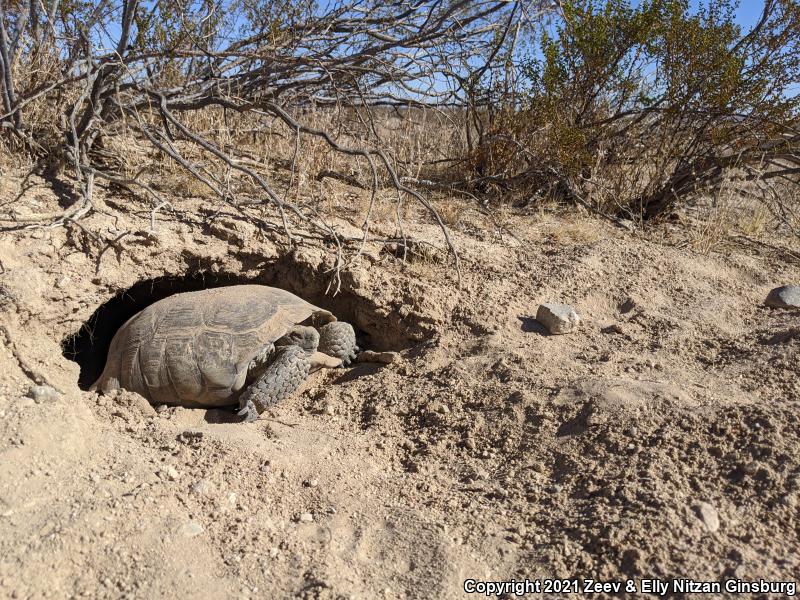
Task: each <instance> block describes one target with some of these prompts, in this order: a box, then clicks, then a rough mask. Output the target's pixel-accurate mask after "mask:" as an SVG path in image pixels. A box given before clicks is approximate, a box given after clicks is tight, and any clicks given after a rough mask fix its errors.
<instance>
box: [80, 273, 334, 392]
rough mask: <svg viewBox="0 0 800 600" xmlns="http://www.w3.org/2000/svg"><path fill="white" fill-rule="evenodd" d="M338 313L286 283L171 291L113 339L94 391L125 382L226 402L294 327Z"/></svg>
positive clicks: (136, 387)
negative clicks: (251, 368)
mask: <svg viewBox="0 0 800 600" xmlns="http://www.w3.org/2000/svg"><path fill="white" fill-rule="evenodd" d="M311 317H314V321H315V322H314V324H315V325H317V326H319V325H320V324H323V323H326V322H329V321H335V320H336V317H334V316H333V315H332V314H331V313H330V312H328V311H326V310H324V309H321V308H319V307H317V306H314V305H313V304H310V303H308V302H306V301H305V300H303V299H302V298H298V297H297V296H295V295H294V294H292V293H290V292H287V291H286V290H282V289H279V288H273V287H268V286H264V285H235V286H229V287H222V288H214V289H208V290H201V291H198V292H185V293H181V294H176V295H174V296H169V297H168V298H164V299H163V300H159V301H158V302H155V303H154V304H151V305H150V306H148V307H147V308H145V309H144V310H142V311H141V312H139V313H137V314H136V315H134V316H133V317H131V318H130V319H128V321H126V322H125V324H124V325H123V326H122V327H121V328H120V329H119V331H117V333H116V334H115V335H114V339H113V340H112V341H111V347H110V349H109V351H108V358H107V360H106V366H105V369H104V370H103V374H102V375H101V376H100V378H99V379H98V380H97V382H96V383H95V384H94V385H93V386H92V388H91V389H97V388H99V389H101V390H107V389H110V388H114V387H116V386H117V385H118V386H119V387H122V388H124V389H126V390H130V391H132V392H137V393H138V394H141V395H142V396H144V397H145V398H147V399H148V400H149V401H150V402H151V403H153V404H180V405H181V406H225V405H228V404H233V403H234V402H235V394H236V392H238V391H239V390H240V389H241V388H242V387H243V386H244V384H245V379H246V377H247V368H248V365H249V364H250V361H251V360H252V359H253V358H254V357H255V356H256V355H258V354H259V353H260V352H261V351H262V350H263V349H264V348H265V347H268V346H269V345H270V344H272V343H273V342H274V341H275V340H277V339H278V338H280V337H282V336H283V335H284V334H285V333H286V332H287V331H288V330H289V328H290V327H291V326H293V325H296V324H298V323H302V322H303V321H306V320H307V319H309V318H311Z"/></svg>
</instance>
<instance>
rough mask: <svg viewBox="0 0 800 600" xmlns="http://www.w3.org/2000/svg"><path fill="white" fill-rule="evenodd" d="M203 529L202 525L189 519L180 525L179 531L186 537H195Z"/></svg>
mask: <svg viewBox="0 0 800 600" xmlns="http://www.w3.org/2000/svg"><path fill="white" fill-rule="evenodd" d="M204 531H205V529H203V526H202V525H200V523H198V522H197V521H189V522H188V523H186V524H185V525H184V526H183V527H181V533H182V534H183V535H184V536H185V537H187V538H193V537H197V536H198V535H200V534H201V533H203V532H204Z"/></svg>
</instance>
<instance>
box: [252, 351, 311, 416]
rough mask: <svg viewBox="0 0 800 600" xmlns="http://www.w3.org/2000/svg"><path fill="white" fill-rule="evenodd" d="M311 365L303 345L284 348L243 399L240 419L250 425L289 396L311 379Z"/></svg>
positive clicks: (277, 352) (276, 354)
mask: <svg viewBox="0 0 800 600" xmlns="http://www.w3.org/2000/svg"><path fill="white" fill-rule="evenodd" d="M310 369H311V363H310V362H309V360H308V355H307V354H306V353H305V351H303V349H302V348H300V347H299V346H281V347H280V348H278V349H277V350H276V351H275V357H274V358H273V360H272V362H271V363H270V364H269V366H268V367H267V368H266V370H265V371H264V373H263V374H262V375H260V376H259V377H258V378H256V380H255V381H254V382H253V383H252V384H251V385H250V386H249V387H247V388H246V389H245V390H244V391H243V392H242V394H241V396H239V408H240V410H239V412H238V413H237V414H238V415H239V416H240V417H244V421H245V422H246V423H249V422H251V421H255V420H256V419H258V415H260V414H261V413H262V412H264V411H265V410H266V409H267V408H268V407H270V406H272V405H274V404H277V403H278V402H281V401H282V400H284V399H286V398H287V397H289V396H290V395H291V394H292V392H294V391H295V390H296V389H297V388H298V387H300V384H301V383H303V381H305V379H306V377H308V373H309V370H310Z"/></svg>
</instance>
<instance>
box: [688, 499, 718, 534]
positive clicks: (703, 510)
mask: <svg viewBox="0 0 800 600" xmlns="http://www.w3.org/2000/svg"><path fill="white" fill-rule="evenodd" d="M694 511H695V513H696V514H697V518H699V519H700V520H701V521H702V522H703V525H705V526H706V529H708V530H709V531H710V532H712V533H713V532H715V531H718V530H719V513H717V509H716V508H714V507H713V506H712V505H711V504H709V503H708V502H698V503H697V504H695V506H694Z"/></svg>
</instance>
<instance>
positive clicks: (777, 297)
mask: <svg viewBox="0 0 800 600" xmlns="http://www.w3.org/2000/svg"><path fill="white" fill-rule="evenodd" d="M764 304H766V305H767V306H771V307H773V308H800V285H784V286H781V287H776V288H775V289H774V290H772V291H771V292H770V293H769V295H768V296H767V299H766V300H765V301H764Z"/></svg>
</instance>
